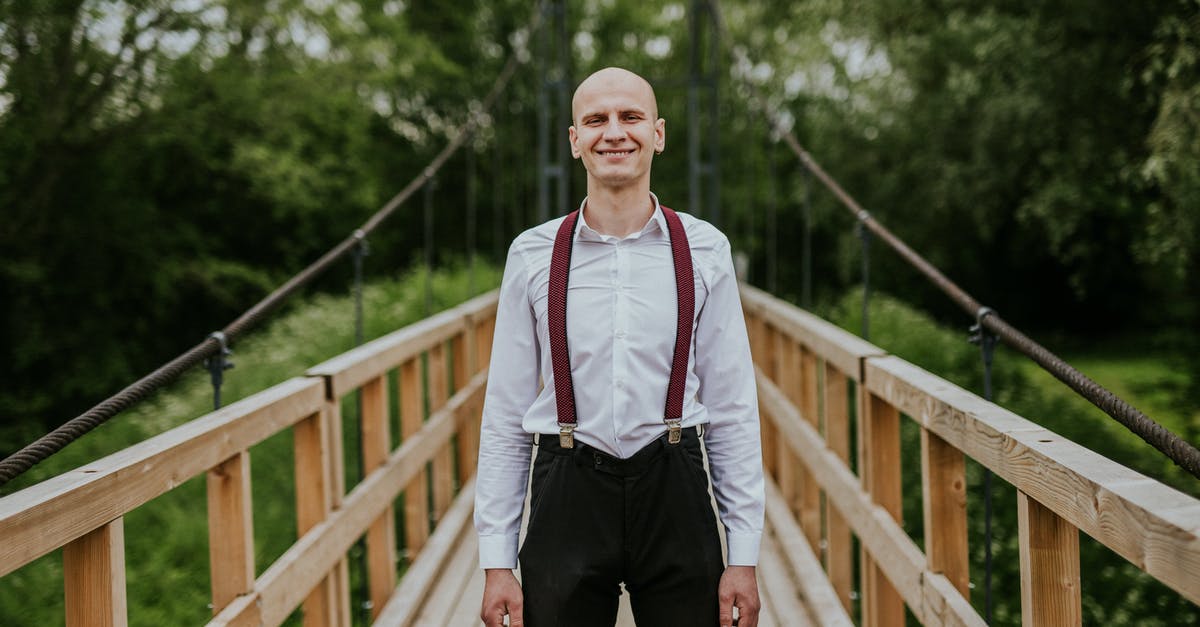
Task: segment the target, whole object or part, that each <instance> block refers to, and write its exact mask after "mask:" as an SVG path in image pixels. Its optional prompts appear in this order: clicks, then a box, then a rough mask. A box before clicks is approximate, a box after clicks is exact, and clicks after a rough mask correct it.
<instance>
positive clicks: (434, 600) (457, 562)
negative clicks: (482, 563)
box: [415, 496, 483, 625]
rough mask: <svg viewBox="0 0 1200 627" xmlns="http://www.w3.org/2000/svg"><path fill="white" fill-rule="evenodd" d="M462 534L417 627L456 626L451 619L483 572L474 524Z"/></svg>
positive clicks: (428, 597) (468, 525) (418, 620)
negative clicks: (470, 584)
mask: <svg viewBox="0 0 1200 627" xmlns="http://www.w3.org/2000/svg"><path fill="white" fill-rule="evenodd" d="M472 498H474V496H472ZM459 534H460V535H459V537H458V541H457V543H456V547H455V550H454V553H453V554H452V555H450V556H449V559H447V560H446V563H445V565H444V566H443V567H442V572H441V575H440V576H439V577H438V580H437V583H436V584H435V585H434V586H433V590H432V591H431V592H430V593H429V595H428V596H427V597H426V598H425V602H424V603H423V604H422V607H421V614H420V615H419V616H418V617H417V622H416V623H415V624H417V625H451V624H453V623H451V622H450V619H451V617H453V616H454V610H455V607H456V603H457V602H458V600H459V598H460V597H461V596H462V594H463V587H464V586H466V584H467V582H468V581H470V579H471V575H472V574H474V573H475V571H482V570H483V569H481V568H479V536H477V535H475V531H474V529H471V525H470V524H464V525H463V527H462V530H461V531H460V532H459ZM476 613H478V612H476ZM477 620H478V619H477Z"/></svg>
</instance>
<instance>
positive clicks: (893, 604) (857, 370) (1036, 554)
mask: <svg viewBox="0 0 1200 627" xmlns="http://www.w3.org/2000/svg"><path fill="white" fill-rule="evenodd" d="M742 302H743V306H744V308H745V311H746V319H747V325H748V327H749V329H750V338H751V347H752V351H753V354H754V357H755V362H756V365H757V368H758V369H759V377H758V380H759V404H760V409H761V413H762V416H763V424H762V428H763V442H764V443H765V446H764V452H763V453H764V455H763V457H764V463H765V466H766V468H767V470H768V472H769V474H770V475H771V476H772V478H774V480H775V481H776V482H777V483H778V485H779V490H780V492H781V493H782V494H783V497H784V500H785V501H786V502H788V503H789V504H790V505H791V510H792V512H793V513H794V514H795V515H796V517H797V519H798V520H799V521H800V523H801V526H802V528H803V530H804V534H805V536H806V537H807V540H808V542H809V544H810V545H811V547H812V549H813V551H814V552H816V554H817V555H823V561H824V565H825V569H826V572H827V573H828V576H829V578H830V580H831V582H832V584H833V586H834V589H835V590H836V591H837V593H838V596H839V598H840V599H841V601H842V604H843V605H844V606H845V608H846V610H847V611H850V610H851V590H852V588H853V582H852V564H853V560H854V558H855V556H854V555H853V554H852V552H851V551H852V545H851V536H852V535H853V536H857V538H858V540H859V543H860V547H861V549H860V554H859V556H858V558H859V560H860V581H859V586H858V591H859V594H860V595H861V598H860V600H861V606H860V610H861V622H862V623H863V624H864V625H872V626H875V625H903V624H904V621H905V615H904V606H905V605H907V606H908V609H909V610H910V611H911V612H912V613H913V615H914V616H916V618H917V619H918V620H920V621H921V623H922V624H934V625H940V624H961V625H982V624H984V621H983V619H982V618H981V617H980V616H979V615H978V613H977V612H976V611H975V610H974V609H973V608H972V606H971V604H970V602H969V600H968V599H969V594H970V591H969V580H968V541H967V509H966V504H967V494H966V484H967V482H966V473H965V467H966V458H967V457H970V458H971V459H973V460H975V461H976V462H978V463H980V464H982V465H983V466H985V467H987V468H989V469H990V470H991V471H992V472H993V473H995V474H996V475H997V476H999V477H1001V478H1002V479H1004V480H1005V481H1008V482H1009V483H1011V484H1012V485H1013V486H1015V487H1016V488H1017V491H1018V496H1017V503H1015V504H1014V505H1015V506H1016V509H1017V510H1018V524H1019V539H1018V542H1019V548H1020V560H1021V564H1020V572H1021V613H1022V622H1023V624H1025V625H1048V626H1053V627H1060V626H1064V625H1079V624H1081V622H1082V616H1081V614H1082V610H1081V591H1080V572H1079V533H1078V532H1079V531H1083V532H1084V533H1086V534H1088V535H1089V536H1091V537H1092V538H1094V539H1096V540H1097V541H1099V542H1100V543H1102V544H1103V545H1105V546H1107V547H1108V548H1110V549H1112V550H1113V551H1115V552H1116V553H1117V554H1119V555H1121V556H1122V557H1124V558H1125V559H1126V560H1128V561H1129V562H1131V563H1133V564H1135V565H1136V566H1137V567H1139V568H1141V569H1142V570H1144V571H1145V572H1147V573H1149V574H1150V575H1151V576H1153V577H1154V578H1155V579H1158V580H1159V581H1161V582H1163V583H1164V584H1166V585H1167V586H1169V587H1170V588H1171V589H1173V590H1175V591H1176V592H1178V593H1179V594H1181V595H1183V597H1185V598H1187V599H1188V600H1190V601H1191V602H1192V603H1200V501H1197V500H1196V499H1194V498H1191V497H1189V496H1187V495H1185V494H1182V493H1180V492H1178V491H1176V490H1174V489H1172V488H1170V487H1168V486H1165V485H1163V484H1162V483H1159V482H1158V481H1155V480H1153V479H1150V478H1147V477H1145V476H1143V475H1140V474H1138V473H1136V472H1134V471H1132V470H1130V469H1128V468H1125V467H1123V466H1121V465H1119V464H1117V463H1115V462H1113V461H1111V460H1108V459H1106V458H1104V457H1102V456H1100V455H1098V454H1096V453H1094V452H1092V451H1090V450H1088V449H1085V448H1083V447H1081V446H1079V445H1077V444H1075V443H1073V442H1071V441H1069V440H1066V439H1064V438H1063V437H1061V436H1059V435H1058V434H1055V433H1053V432H1051V431H1048V430H1046V429H1044V428H1042V427H1039V426H1038V425H1036V424H1034V423H1032V422H1030V421H1029V420H1026V419H1024V418H1022V417H1021V416H1018V415H1015V414H1013V413H1012V412H1009V411H1007V410H1005V409H1003V408H1001V407H999V406H997V405H994V404H992V403H989V402H987V401H984V400H983V399H981V398H979V397H978V396H976V395H974V394H972V393H970V392H967V391H966V390H963V389H961V388H959V387H957V386H955V385H953V384H951V383H949V382H947V381H945V380H943V379H941V378H939V377H937V376H934V375H932V374H930V373H928V372H925V371H923V370H921V369H920V368H918V367H916V366H914V365H912V364H910V363H908V362H906V361H904V360H902V359H899V358H897V357H895V356H889V355H887V354H886V353H885V352H884V351H882V350H881V349H879V348H877V347H875V346H872V345H871V344H868V343H867V342H864V341H863V340H862V339H860V338H858V337H856V336H854V335H851V334H850V333H847V332H845V331H843V330H841V329H839V328H837V327H835V326H833V325H831V324H829V323H828V322H825V321H823V320H821V319H819V318H817V317H815V316H813V315H811V314H808V313H806V312H804V311H802V310H800V309H798V308H796V307H794V306H792V305H789V304H787V303H784V302H783V301H780V300H778V299H776V298H773V297H772V296H770V295H768V294H766V293H764V292H762V291H760V290H757V289H754V288H751V287H743V289H742ZM851 398H853V399H856V401H855V402H856V404H857V411H855V412H854V414H855V415H856V416H857V422H856V424H855V427H856V428H855V435H856V438H855V439H856V442H857V447H856V448H857V450H856V452H855V453H856V454H855V457H854V459H855V460H856V461H857V473H855V472H854V471H852V470H851V465H850V459H851V457H850V441H851V439H850V435H851V423H850V415H851V411H850V410H851V407H850V402H851V401H850V399H851ZM901 414H903V415H905V416H907V417H909V418H910V419H912V420H914V421H916V423H917V424H918V425H919V428H920V448H921V450H920V459H921V465H920V473H921V491H922V493H921V497H922V502H923V518H924V520H923V521H922V522H923V528H924V549H925V550H924V552H922V550H921V549H920V548H919V547H918V546H917V544H916V543H915V542H914V541H913V540H912V538H910V537H909V536H908V535H907V534H906V532H905V531H904V528H903V527H902V526H901V522H900V518H901V481H900V480H901V473H902V468H901V463H900V459H901V458H900V426H901ZM910 472H912V470H910ZM822 521H824V524H822ZM821 547H824V550H823V551H822V550H821Z"/></svg>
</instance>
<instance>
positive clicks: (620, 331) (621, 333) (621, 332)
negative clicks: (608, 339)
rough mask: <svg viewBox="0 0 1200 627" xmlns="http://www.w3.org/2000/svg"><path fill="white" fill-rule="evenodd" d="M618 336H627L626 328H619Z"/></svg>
mask: <svg viewBox="0 0 1200 627" xmlns="http://www.w3.org/2000/svg"><path fill="white" fill-rule="evenodd" d="M617 337H625V330H624V329H620V330H618V331H617Z"/></svg>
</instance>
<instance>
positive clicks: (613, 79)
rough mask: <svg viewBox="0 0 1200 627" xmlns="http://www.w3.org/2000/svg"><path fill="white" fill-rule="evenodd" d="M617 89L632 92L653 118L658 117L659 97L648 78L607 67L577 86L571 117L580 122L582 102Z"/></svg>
mask: <svg viewBox="0 0 1200 627" xmlns="http://www.w3.org/2000/svg"><path fill="white" fill-rule="evenodd" d="M615 91H623V92H631V93H632V94H633V95H634V96H636V97H637V99H638V100H639V101H641V103H642V106H644V107H646V109H647V111H648V112H649V113H650V116H651V118H657V117H658V99H657V98H656V97H655V96H654V88H653V87H651V86H650V83H649V82H648V81H647V80H646V79H644V78H642V77H641V76H638V75H637V74H634V73H633V72H630V71H629V70H626V69H624V68H619V67H606V68H604V69H603V70H598V71H596V72H594V73H592V75H591V76H588V77H587V78H585V79H583V82H582V83H580V84H579V87H577V88H575V96H574V97H573V98H571V119H572V120H574V121H575V122H576V123H578V122H579V115H580V110H579V107H580V103H581V102H584V101H586V100H587V98H588V96H591V95H603V94H606V93H612V92H615Z"/></svg>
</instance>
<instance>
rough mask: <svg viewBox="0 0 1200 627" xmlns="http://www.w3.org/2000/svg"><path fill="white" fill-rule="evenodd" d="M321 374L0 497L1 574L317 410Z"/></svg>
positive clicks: (321, 390)
mask: <svg viewBox="0 0 1200 627" xmlns="http://www.w3.org/2000/svg"><path fill="white" fill-rule="evenodd" d="M324 398H325V390H324V385H322V383H321V382H320V381H317V380H313V379H305V378H296V379H291V380H289V381H285V382H283V383H280V384H279V385H276V386H274V387H271V388H269V389H267V390H264V391H262V392H259V393H258V394H255V395H253V396H251V397H249V398H246V399H243V400H241V401H238V402H236V403H233V404H231V405H229V406H228V407H225V408H223V409H220V410H218V411H215V412H213V413H210V414H207V415H205V416H202V417H200V418H198V419H196V420H193V421H191V422H189V423H187V424H184V425H181V426H179V427H176V428H174V429H171V430H170V431H167V432H166V433H163V434H161V435H157V436H155V437H153V438H150V439H148V440H145V441H143V442H141V443H139V444H135V445H134V446H131V447H129V448H127V449H124V450H122V451H118V452H116V453H113V454H112V455H109V456H107V457H104V458H102V459H99V460H97V461H95V462H92V463H90V464H85V465H83V466H80V467H79V468H76V469H75V470H70V471H67V472H65V473H63V474H61V475H58V476H56V477H54V478H51V479H47V480H46V481H43V482H41V483H39V484H37V485H34V486H31V487H28V488H25V489H24V490H21V491H19V492H16V493H14V494H10V495H8V496H5V497H3V498H0V538H4V541H3V542H0V576H3V575H6V574H8V573H10V572H12V571H14V570H16V569H18V568H20V567H21V566H24V565H25V564H28V563H29V562H31V561H33V560H34V559H37V558H38V557H41V556H42V555H45V554H47V553H49V552H51V551H53V550H55V549H57V548H59V547H61V546H63V545H64V544H66V543H68V542H70V541H71V540H74V539H76V538H78V537H80V536H82V535H84V534H85V533H88V532H90V531H92V530H94V529H96V528H98V527H101V526H103V525H105V524H108V523H109V522H110V521H112V520H115V519H117V518H120V517H121V516H124V515H125V514H126V513H128V512H129V511H132V510H133V509H135V508H137V507H139V506H141V505H142V504H144V503H146V502H148V501H150V500H151V499H153V498H155V497H157V496H159V495H161V494H163V493H165V492H167V491H169V490H171V489H173V488H175V487H176V486H178V485H180V484H182V483H183V482H185V481H187V480H188V479H191V478H192V477H195V476H197V475H199V474H200V473H203V472H207V471H208V469H209V468H212V467H214V466H216V465H217V464H220V463H221V462H222V461H224V460H226V459H229V458H230V457H232V456H233V455H235V454H237V453H238V452H239V451H244V450H246V449H248V448H250V447H251V446H253V445H254V444H257V443H259V442H261V441H263V440H265V439H267V438H268V437H270V436H271V435H273V434H275V433H277V432H279V431H281V430H283V429H285V428H287V427H288V426H290V425H292V424H293V423H295V422H296V421H297V420H300V419H301V418H303V417H304V416H307V415H309V414H312V413H313V412H315V411H318V410H319V408H320V407H321V405H322V403H323V402H324Z"/></svg>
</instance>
